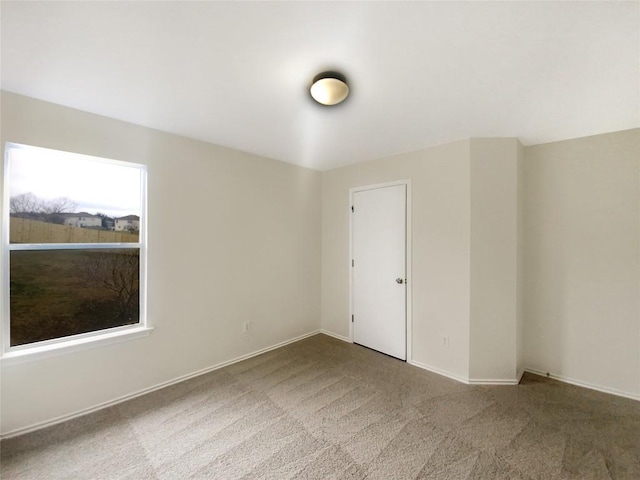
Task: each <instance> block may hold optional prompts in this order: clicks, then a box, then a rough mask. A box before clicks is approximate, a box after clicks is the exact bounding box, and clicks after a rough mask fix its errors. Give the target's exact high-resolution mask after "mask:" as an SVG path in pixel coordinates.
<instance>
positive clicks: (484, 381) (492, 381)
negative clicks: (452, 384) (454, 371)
mask: <svg viewBox="0 0 640 480" xmlns="http://www.w3.org/2000/svg"><path fill="white" fill-rule="evenodd" d="M519 382H520V381H519V380H518V379H517V378H514V379H508V378H505V379H503V378H474V379H469V381H468V382H467V383H468V384H469V385H518V383H519Z"/></svg>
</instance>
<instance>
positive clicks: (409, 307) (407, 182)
mask: <svg viewBox="0 0 640 480" xmlns="http://www.w3.org/2000/svg"><path fill="white" fill-rule="evenodd" d="M398 185H404V186H405V187H406V194H407V199H406V212H405V213H406V217H407V218H406V227H405V228H406V232H405V272H406V287H405V291H406V297H405V302H406V304H405V312H406V314H405V322H406V326H405V332H406V339H405V341H406V349H407V359H406V362H407V363H411V362H412V361H413V355H412V348H411V346H412V345H413V342H412V335H413V328H412V326H413V320H412V311H413V297H412V290H413V278H412V272H411V264H412V261H411V179H408V178H407V179H403V180H396V181H393V182H385V183H376V184H373V185H363V186H360V187H352V188H350V189H349V205H348V209H349V210H348V211H349V259H348V262H349V265H348V268H349V318H348V319H347V321H348V322H349V340H351V343H353V322H352V321H351V319H352V318H353V314H354V312H353V268H352V266H351V260H352V259H353V215H352V214H351V206H352V205H353V194H354V193H357V192H364V191H367V190H375V189H378V188H385V187H395V186H398Z"/></svg>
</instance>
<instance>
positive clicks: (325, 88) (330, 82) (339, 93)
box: [309, 72, 349, 106]
mask: <svg viewBox="0 0 640 480" xmlns="http://www.w3.org/2000/svg"><path fill="white" fill-rule="evenodd" d="M309 91H310V93H311V96H312V97H313V99H314V100H315V101H316V102H318V103H320V104H322V105H327V106H331V105H337V104H339V103H341V102H343V101H344V100H345V99H346V98H347V96H348V95H349V86H348V85H347V79H346V78H345V76H344V75H342V74H341V73H338V72H322V73H319V74H318V75H316V76H315V77H314V78H313V83H312V84H311V89H310V90H309Z"/></svg>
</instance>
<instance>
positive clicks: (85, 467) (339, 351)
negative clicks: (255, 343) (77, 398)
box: [0, 335, 640, 480]
mask: <svg viewBox="0 0 640 480" xmlns="http://www.w3.org/2000/svg"><path fill="white" fill-rule="evenodd" d="M1 449H2V451H1V453H2V456H1V464H0V469H1V470H0V472H1V476H2V479H3V480H8V479H49V478H51V479H65V480H66V479H89V478H92V479H93V478H96V479H98V478H100V479H125V478H126V479H147V478H149V479H150V478H158V479H183V478H200V479H216V480H225V479H278V480H281V479H289V478H291V479H312V478H313V479H332V478H345V479H346V478H349V479H365V478H366V479H456V480H457V479H510V480H517V479H580V480H588V479H609V478H612V479H629V480H636V479H640V402H636V401H633V400H626V399H622V398H617V397H614V396H610V395H606V394H601V393H598V392H592V391H589V390H585V389H581V388H578V387H573V386H570V385H565V384H561V383H558V382H554V381H551V380H547V379H544V378H541V377H537V376H534V375H526V376H525V378H524V379H523V382H522V383H521V385H519V386H504V387H481V386H466V385H462V384H459V383H457V382H454V381H452V380H449V379H446V378H443V377H440V376H438V375H435V374H431V373H429V372H426V371H423V370H420V369H418V368H415V367H412V366H410V365H407V364H405V363H403V362H400V361H398V360H394V359H392V358H389V357H387V356H385V355H382V354H379V353H376V352H373V351H371V350H368V349H365V348H362V347H359V346H356V345H350V344H347V343H344V342H341V341H339V340H335V339H333V338H330V337H327V336H324V335H316V336H314V337H311V338H308V339H306V340H303V341H300V342H297V343H295V344H292V345H288V346H286V347H283V348H281V349H278V350H275V351H272V352H269V353H266V354H264V355H261V356H259V357H255V358H252V359H250V360H246V361H244V362H241V363H238V364H235V365H232V366H229V367H226V368H224V369H221V370H217V371H215V372H212V373H210V374H207V375H203V376H200V377H198V378H195V379H192V380H190V381H187V382H183V383H181V384H179V385H175V386H172V387H169V388H166V389H164V390H161V391H158V392H155V393H152V394H149V395H146V396H144V397H140V398H138V399H134V400H131V401H129V402H126V403H123V404H120V405H117V406H115V407H112V408H109V409H106V410H102V411H100V412H98V413H95V414H91V415H87V416H85V417H82V418H79V419H76V420H73V421H70V422H67V423H64V424H61V425H57V426H54V427H50V428H47V429H44V430H40V431H38V432H34V433H31V434H27V435H23V436H21V437H17V438H13V439H9V440H6V441H3V442H2V444H1Z"/></svg>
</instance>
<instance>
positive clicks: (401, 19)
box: [1, 1, 640, 170]
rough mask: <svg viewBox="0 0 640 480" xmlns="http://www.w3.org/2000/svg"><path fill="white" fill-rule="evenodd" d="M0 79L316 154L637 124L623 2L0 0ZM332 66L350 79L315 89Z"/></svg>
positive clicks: (633, 61) (565, 134)
mask: <svg viewBox="0 0 640 480" xmlns="http://www.w3.org/2000/svg"><path fill="white" fill-rule="evenodd" d="M1 8H2V11H1V14H2V19H1V22H2V23H1V27H2V32H1V33H2V52H1V53H2V57H1V61H2V64H1V65H2V76H1V80H2V88H3V89H5V90H8V91H11V92H16V93H20V94H23V95H28V96H31V97H35V98H39V99H43V100H47V101H51V102H54V103H59V104H62V105H67V106H70V107H74V108H78V109H81V110H86V111H89V112H94V113H98V114H101V115H106V116H108V117H113V118H117V119H121V120H125V121H129V122H133V123H136V124H140V125H145V126H148V127H153V128H157V129H160V130H164V131H168V132H173V133H177V134H181V135H184V136H187V137H191V138H196V139H200V140H205V141H207V142H212V143H216V144H220V145H225V146H229V147H233V148H237V149H240V150H244V151H247V152H252V153H256V154H259V155H263V156H267V157H271V158H275V159H278V160H283V161H285V162H289V163H294V164H299V165H304V166H308V167H312V168H316V169H320V170H325V169H329V168H334V167H337V166H342V165H348V164H351V163H357V162H362V161H366V160H372V159H375V158H381V157H384V156H387V155H391V154H395V153H401V152H407V151H412V150H417V149H420V148H424V147H428V146H432V145H436V144H440V143H445V142H449V141H454V140H459V139H463V138H468V137H519V138H520V140H521V141H522V142H523V143H524V144H525V145H528V144H534V143H543V142H549V141H554V140H561V139H567V138H575V137H581V136H586V135H592V134H597V133H604V132H610V131H616V130H623V129H628V128H634V127H639V126H640V93H639V91H640V83H639V82H640V76H639V72H640V3H639V2H637V1H635V2H542V1H540V2H495V3H494V2H465V3H458V2H422V3H419V2H413V3H399V2H346V3H335V2H317V3H316V2H292V3H290V2H258V3H253V2H184V1H179V2H178V1H172V2H69V3H67V2H42V3H40V2H9V1H3V2H2V7H1ZM327 69H337V70H340V71H341V72H343V73H344V74H345V75H346V76H347V78H348V79H349V81H350V85H351V93H352V94H351V96H350V98H349V99H348V100H347V101H346V102H345V103H344V104H342V105H340V106H337V107H329V108H327V107H320V106H317V105H315V104H314V103H313V102H312V100H311V99H310V97H309V95H308V90H307V89H308V87H309V83H310V80H311V79H312V77H313V76H314V75H315V74H316V73H318V72H320V71H323V70H327Z"/></svg>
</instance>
